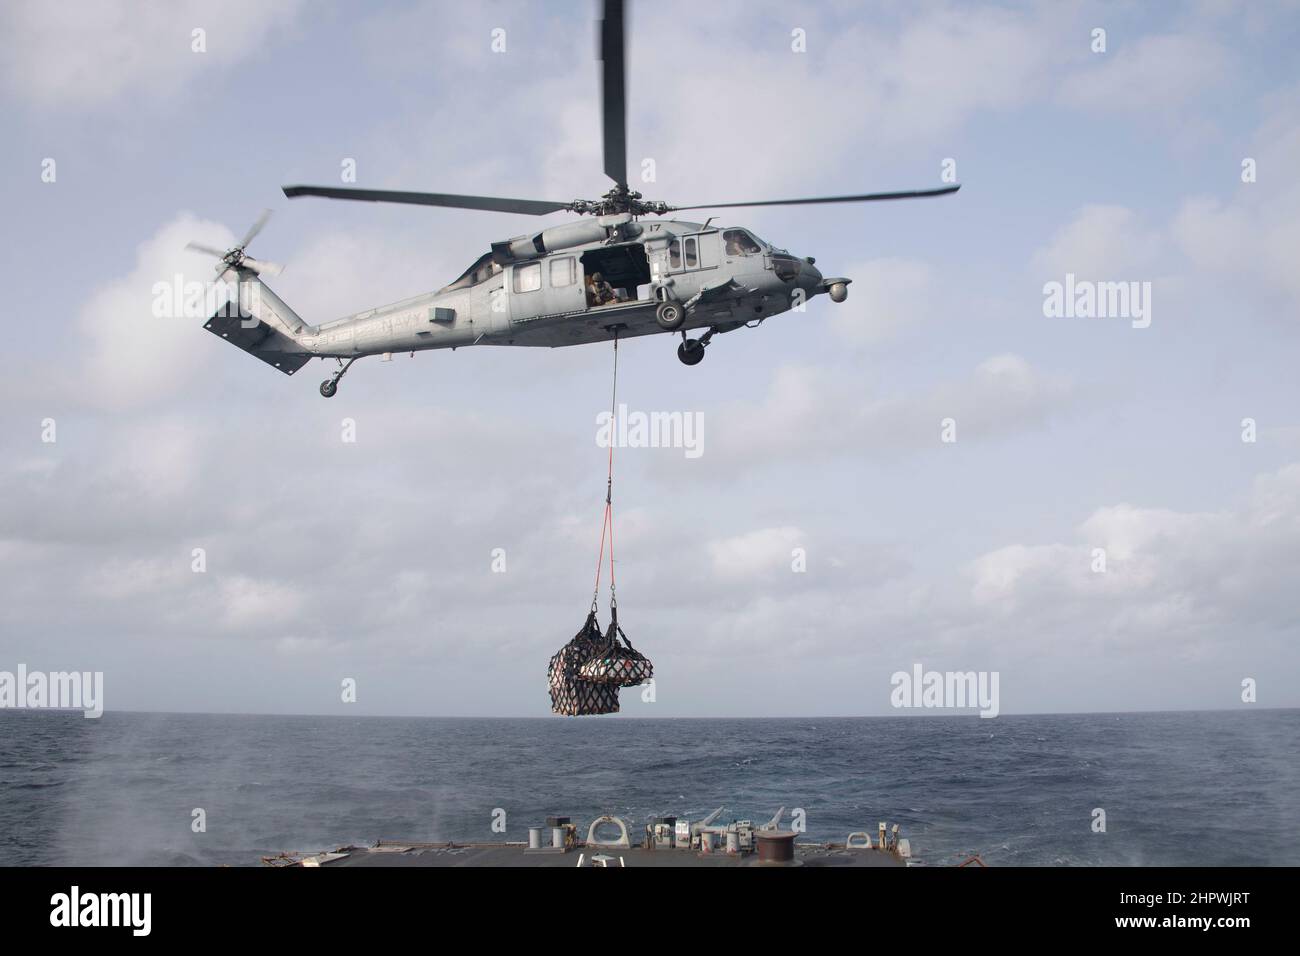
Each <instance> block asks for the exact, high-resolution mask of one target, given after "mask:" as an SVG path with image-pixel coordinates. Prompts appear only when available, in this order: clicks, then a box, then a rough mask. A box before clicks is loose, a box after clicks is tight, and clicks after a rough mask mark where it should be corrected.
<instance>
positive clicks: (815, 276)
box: [796, 256, 822, 295]
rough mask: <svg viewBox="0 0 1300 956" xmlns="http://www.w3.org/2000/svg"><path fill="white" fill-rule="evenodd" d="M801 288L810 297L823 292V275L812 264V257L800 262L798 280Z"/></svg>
mask: <svg viewBox="0 0 1300 956" xmlns="http://www.w3.org/2000/svg"><path fill="white" fill-rule="evenodd" d="M796 281H797V282H798V285H799V288H801V289H803V290H804V291H805V292H807V293H808V294H809V295H814V294H816V293H817V292H820V291H821V284H822V274H821V271H820V270H819V269H818V268H817V267H816V266H815V265H813V263H812V257H811V256H810V257H809V258H807V259H802V260H800V262H799V277H798V279H797V280H796Z"/></svg>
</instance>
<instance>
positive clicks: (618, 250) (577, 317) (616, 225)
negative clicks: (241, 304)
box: [295, 216, 848, 358]
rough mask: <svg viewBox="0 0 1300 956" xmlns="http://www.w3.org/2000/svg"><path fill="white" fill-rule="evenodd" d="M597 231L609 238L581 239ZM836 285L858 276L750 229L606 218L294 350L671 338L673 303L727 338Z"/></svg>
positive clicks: (521, 242)
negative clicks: (594, 280) (667, 308)
mask: <svg viewBox="0 0 1300 956" xmlns="http://www.w3.org/2000/svg"><path fill="white" fill-rule="evenodd" d="M596 233H601V234H603V238H594V239H589V240H587V241H575V240H581V239H583V238H584V237H585V236H592V235H594V234H596ZM570 242H572V243H573V244H572V245H567V244H566V243H570ZM554 246H558V248H552V247H554ZM595 273H600V274H601V275H602V277H603V279H604V281H605V282H606V283H608V285H609V286H610V287H611V288H612V289H613V290H614V292H615V298H614V301H606V302H604V303H603V304H596V300H595V299H594V298H593V296H592V294H591V292H590V291H589V290H588V279H589V277H591V276H592V275H593V274H595ZM833 281H838V282H843V283H847V281H848V280H845V279H839V280H825V279H823V277H822V275H821V273H820V272H818V271H817V269H816V268H815V267H814V266H813V263H812V261H811V260H809V259H798V258H796V257H794V256H790V255H789V254H787V253H785V252H784V251H783V250H779V249H774V248H773V247H771V246H770V245H768V244H767V243H764V242H762V241H761V240H758V239H757V237H755V236H754V235H753V234H752V233H750V232H749V231H748V230H746V229H744V228H743V227H719V226H712V225H709V226H702V225H700V224H698V223H690V222H677V221H671V220H669V221H657V222H644V221H641V222H631V221H630V217H627V216H615V217H602V218H601V219H599V220H580V221H577V222H573V223H567V224H565V225H562V226H557V227H552V228H551V229H548V230H545V231H543V232H541V233H538V234H537V235H536V236H523V237H520V238H518V239H513V240H507V241H505V242H500V243H494V244H493V251H492V252H491V253H489V254H487V255H485V256H483V257H482V258H481V259H479V260H478V261H477V262H476V263H475V264H474V265H472V266H471V267H470V268H469V269H468V270H466V272H465V273H464V274H463V275H462V276H461V277H460V278H459V279H457V280H456V281H455V282H453V283H451V284H450V285H448V286H446V287H445V288H443V289H441V290H439V291H437V292H430V293H425V294H423V295H417V296H414V297H412V298H410V299H404V300H402V301H400V302H394V303H392V304H390V305H385V306H380V307H378V308H374V309H367V310H366V311H364V312H359V313H356V314H354V315H350V316H347V317H345V318H342V319H337V320H335V321H333V322H328V323H325V324H323V325H321V326H320V327H319V328H316V329H311V328H307V329H304V330H303V331H302V333H300V334H299V335H298V336H296V337H295V338H296V343H295V344H296V345H297V346H298V348H299V349H301V350H302V351H305V352H307V353H309V354H311V355H317V356H321V357H337V358H356V357H359V356H364V355H376V354H383V353H391V352H406V351H422V350H426V349H445V348H459V347H461V346H467V345H516V346H545V347H551V348H555V347H558V346H565V345H580V344H584V343H589V342H598V341H603V340H607V339H610V338H612V337H613V336H614V335H615V334H617V335H618V337H620V338H626V337H631V336H637V335H646V334H650V333H653V332H662V331H664V329H663V328H661V327H660V325H659V324H658V323H657V322H656V320H655V310H656V308H657V306H658V305H659V303H660V302H661V301H665V300H672V301H676V302H678V303H681V304H682V305H683V306H684V307H685V312H686V318H685V322H684V323H683V324H682V326H681V328H682V329H696V328H703V327H710V328H714V329H717V331H719V332H724V331H730V330H731V329H735V328H738V327H740V326H742V325H745V324H747V323H750V322H754V321H757V320H762V319H766V318H768V317H770V316H773V315H777V314H779V313H782V312H786V311H788V310H790V309H791V308H800V306H801V305H802V303H803V302H805V301H807V299H809V298H811V297H812V296H814V295H816V294H818V293H820V292H824V291H827V288H828V287H829V286H830V284H831V283H832V282H833Z"/></svg>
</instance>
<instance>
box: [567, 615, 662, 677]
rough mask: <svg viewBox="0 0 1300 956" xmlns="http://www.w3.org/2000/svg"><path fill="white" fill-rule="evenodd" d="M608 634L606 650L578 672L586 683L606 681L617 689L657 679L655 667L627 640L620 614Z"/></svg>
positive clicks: (614, 618) (612, 621)
mask: <svg viewBox="0 0 1300 956" xmlns="http://www.w3.org/2000/svg"><path fill="white" fill-rule="evenodd" d="M611 613H612V614H613V619H612V620H611V621H610V622H609V630H608V631H606V632H605V641H604V644H603V646H602V647H601V648H600V650H598V651H597V652H596V653H595V655H593V656H592V657H591V658H589V659H588V660H587V663H585V664H583V665H582V667H580V668H579V669H578V675H579V676H580V677H582V678H583V679H584V680H593V681H603V682H605V683H609V684H614V685H615V686H618V687H636V686H637V685H638V684H644V683H645V682H646V681H648V680H649V679H650V678H651V677H652V676H654V670H655V669H654V665H653V664H651V663H650V658H648V657H646V656H645V655H644V654H642V653H641V652H640V651H638V650H637V649H636V648H635V647H633V646H632V642H631V641H629V640H628V639H627V635H626V634H624V633H623V628H621V627H619V624H618V611H617V610H614V611H612V612H611Z"/></svg>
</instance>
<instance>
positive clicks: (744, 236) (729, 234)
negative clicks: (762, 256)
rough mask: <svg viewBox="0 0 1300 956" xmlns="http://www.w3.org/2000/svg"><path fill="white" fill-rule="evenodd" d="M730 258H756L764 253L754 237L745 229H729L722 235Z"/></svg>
mask: <svg viewBox="0 0 1300 956" xmlns="http://www.w3.org/2000/svg"><path fill="white" fill-rule="evenodd" d="M722 241H723V242H724V243H726V248H727V255H729V256H756V255H758V254H759V253H760V252H762V251H763V249H762V247H761V246H759V244H758V243H757V242H755V241H754V237H753V236H751V235H750V234H749V233H747V232H746V231H745V230H744V229H728V230H727V231H726V232H724V233H723V234H722Z"/></svg>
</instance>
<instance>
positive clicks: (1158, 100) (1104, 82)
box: [1060, 31, 1232, 121]
mask: <svg viewBox="0 0 1300 956" xmlns="http://www.w3.org/2000/svg"><path fill="white" fill-rule="evenodd" d="M1084 63H1085V65H1084V66H1083V67H1082V68H1081V69H1078V70H1077V71H1076V72H1074V73H1073V74H1072V75H1070V76H1069V77H1067V78H1066V79H1065V81H1064V82H1063V83H1062V84H1061V89H1060V97H1061V100H1062V101H1063V102H1065V103H1066V104H1068V105H1070V106H1075V107H1081V108H1084V109H1090V110H1104V111H1114V110H1119V111H1125V112H1149V113H1150V114H1151V116H1152V120H1153V121H1155V120H1157V119H1159V118H1160V117H1161V115H1162V113H1163V111H1167V110H1170V109H1173V108H1175V107H1179V106H1182V105H1184V104H1187V103H1189V102H1193V101H1194V100H1195V99H1196V97H1197V96H1198V95H1199V94H1201V93H1202V92H1203V91H1204V90H1206V89H1207V88H1209V87H1211V86H1213V85H1215V84H1218V83H1221V82H1222V81H1223V77H1224V76H1225V75H1227V74H1228V73H1229V72H1230V69H1231V65H1232V64H1231V60H1230V57H1229V55H1228V53H1227V51H1226V50H1225V49H1224V48H1223V46H1222V45H1221V44H1220V43H1218V42H1216V41H1215V40H1212V39H1210V38H1208V37H1204V36H1196V35H1192V34H1186V33H1170V34H1161V35H1158V36H1145V37H1140V38H1138V39H1137V40H1136V41H1134V42H1133V43H1132V44H1129V43H1127V42H1126V41H1125V38H1124V37H1123V36H1122V35H1121V34H1120V33H1119V32H1118V31H1112V32H1111V33H1110V34H1109V36H1108V49H1107V51H1106V52H1105V53H1097V54H1092V55H1091V56H1090V57H1089V58H1088V59H1087V60H1085V61H1084Z"/></svg>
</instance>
